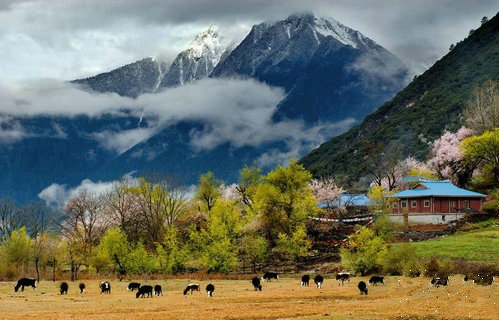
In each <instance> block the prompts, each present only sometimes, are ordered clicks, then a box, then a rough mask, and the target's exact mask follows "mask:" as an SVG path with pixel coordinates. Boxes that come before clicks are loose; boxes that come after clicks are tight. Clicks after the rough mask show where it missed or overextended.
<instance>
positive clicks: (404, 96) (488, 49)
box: [299, 15, 499, 188]
mask: <svg viewBox="0 0 499 320" xmlns="http://www.w3.org/2000/svg"><path fill="white" fill-rule="evenodd" d="M498 79H499V15H496V16H495V17H493V18H492V19H490V20H488V22H485V23H483V24H482V25H481V27H480V28H478V29H477V30H474V31H472V32H471V33H470V34H469V35H468V36H467V37H466V38H465V39H464V40H463V41H460V42H459V43H457V44H456V45H455V46H451V49H450V51H449V53H448V54H446V55H445V56H444V57H442V58H441V59H440V60H439V61H437V62H436V63H435V64H434V65H433V66H432V67H431V68H429V69H428V70H427V71H426V72H424V73H423V74H421V75H419V76H417V77H415V78H414V79H413V81H412V82H411V83H409V84H408V85H407V87H405V88H404V89H403V90H401V91H400V92H399V93H397V95H396V96H395V97H393V99H390V100H389V101H387V102H386V103H384V104H383V105H382V106H381V107H380V108H379V109H378V110H376V111H375V112H373V113H372V114H370V115H368V116H366V117H365V119H364V120H363V121H362V122H361V123H360V124H358V125H356V126H354V127H352V128H351V129H350V130H348V131H346V132H345V133H343V134H341V135H338V136H335V137H333V138H332V139H331V140H329V141H326V142H324V143H323V144H322V145H321V146H320V147H319V148H316V149H314V150H313V151H311V152H310V153H309V154H307V155H306V156H304V157H303V158H302V159H300V161H299V162H300V163H301V164H303V165H304V166H305V167H306V168H307V169H308V170H309V171H311V172H312V173H313V175H314V176H317V177H321V176H338V177H339V176H347V177H348V181H350V182H358V181H364V184H363V186H353V184H351V185H350V186H349V187H354V188H366V185H367V184H368V183H369V182H370V181H372V179H373V177H372V176H370V173H369V166H368V165H366V158H369V157H370V156H369V153H371V156H372V155H373V153H372V152H376V153H377V154H380V155H381V154H390V155H392V156H393V157H396V158H397V159H399V160H403V159H405V158H407V157H410V156H411V157H414V158H416V159H418V160H421V161H424V160H426V158H427V156H428V155H429V150H430V146H431V142H432V141H435V140H436V139H437V138H439V137H440V136H442V134H443V133H444V132H445V131H446V130H448V131H451V132H456V131H457V130H458V129H459V128H460V127H461V126H463V125H464V121H463V117H462V111H463V109H464V108H465V106H466V104H467V102H468V101H469V99H470V98H471V96H472V91H473V90H474V89H475V88H477V87H478V86H480V85H481V84H483V83H484V82H485V81H487V80H494V81H497V80H498ZM374 149H377V150H374ZM345 187H347V186H346V185H345Z"/></svg>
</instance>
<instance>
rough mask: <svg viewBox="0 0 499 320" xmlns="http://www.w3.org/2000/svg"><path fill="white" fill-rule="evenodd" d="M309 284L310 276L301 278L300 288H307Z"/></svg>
mask: <svg viewBox="0 0 499 320" xmlns="http://www.w3.org/2000/svg"><path fill="white" fill-rule="evenodd" d="M309 282H310V276H309V275H308V274H304V275H303V276H302V277H301V286H302V287H308V284H309Z"/></svg>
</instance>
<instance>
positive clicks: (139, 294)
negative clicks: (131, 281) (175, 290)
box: [135, 285, 152, 298]
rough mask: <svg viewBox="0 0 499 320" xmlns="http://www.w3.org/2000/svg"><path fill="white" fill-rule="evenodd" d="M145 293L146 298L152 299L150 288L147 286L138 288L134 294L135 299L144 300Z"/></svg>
mask: <svg viewBox="0 0 499 320" xmlns="http://www.w3.org/2000/svg"><path fill="white" fill-rule="evenodd" d="M146 293H147V297H148V298H149V297H151V298H152V286H149V285H143V286H141V287H140V288H139V290H138V291H137V293H136V294H135V298H138V297H142V298H145V294H146Z"/></svg>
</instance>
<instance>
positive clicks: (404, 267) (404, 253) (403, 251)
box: [383, 244, 422, 277]
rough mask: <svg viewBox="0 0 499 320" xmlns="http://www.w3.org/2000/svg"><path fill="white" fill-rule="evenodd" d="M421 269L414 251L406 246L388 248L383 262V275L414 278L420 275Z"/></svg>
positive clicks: (409, 246)
mask: <svg viewBox="0 0 499 320" xmlns="http://www.w3.org/2000/svg"><path fill="white" fill-rule="evenodd" d="M421 269H422V266H421V263H420V262H419V259H418V257H417V255H416V250H415V249H414V247H412V246H411V245H408V244H405V245H402V246H397V247H391V248H389V250H388V253H387V255H386V257H385V259H384V261H383V272H384V273H385V274H390V275H404V276H409V277H415V276H418V275H419V274H420V273H421Z"/></svg>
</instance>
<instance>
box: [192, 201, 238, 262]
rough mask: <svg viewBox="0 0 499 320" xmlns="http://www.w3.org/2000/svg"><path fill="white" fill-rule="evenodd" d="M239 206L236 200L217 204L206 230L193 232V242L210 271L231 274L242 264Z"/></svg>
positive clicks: (200, 258)
mask: <svg viewBox="0 0 499 320" xmlns="http://www.w3.org/2000/svg"><path fill="white" fill-rule="evenodd" d="M241 226H242V225H241V218H240V211H239V210H238V207H237V206H236V205H235V204H234V203H233V202H232V201H227V200H225V201H223V200H220V201H217V203H216V204H215V205H214V206H213V207H212V209H211V211H210V212H209V216H208V223H207V228H206V229H201V230H200V231H197V230H195V229H191V235H190V239H191V241H192V243H193V244H194V247H195V249H196V251H197V252H198V254H199V262H200V264H201V265H202V267H203V268H205V270H206V271H208V272H228V271H231V270H233V269H234V268H235V267H237V266H238V265H239V260H238V246H237V242H236V241H237V239H239V237H240V233H241Z"/></svg>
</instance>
